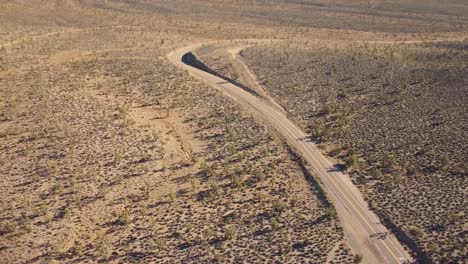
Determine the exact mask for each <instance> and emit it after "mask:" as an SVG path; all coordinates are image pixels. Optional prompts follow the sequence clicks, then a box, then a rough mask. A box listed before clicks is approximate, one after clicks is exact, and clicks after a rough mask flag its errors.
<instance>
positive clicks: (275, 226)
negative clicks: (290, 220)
mask: <svg viewBox="0 0 468 264" xmlns="http://www.w3.org/2000/svg"><path fill="white" fill-rule="evenodd" d="M270 226H271V230H272V231H278V230H279V229H280V228H281V225H280V223H279V222H278V220H276V218H272V219H271V220H270Z"/></svg>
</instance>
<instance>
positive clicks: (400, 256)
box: [168, 43, 411, 264]
mask: <svg viewBox="0 0 468 264" xmlns="http://www.w3.org/2000/svg"><path fill="white" fill-rule="evenodd" d="M201 45H203V44H202V43H201V44H195V45H191V46H188V47H185V48H182V49H179V50H176V51H174V52H172V53H171V54H169V55H168V59H169V60H170V61H171V62H172V63H173V64H175V65H176V66H178V67H179V68H181V69H184V70H186V71H187V72H188V73H189V74H190V75H192V76H193V77H195V78H197V79H199V80H201V81H203V82H205V83H206V84H208V85H210V86H212V87H213V88H215V89H218V90H219V91H221V92H222V93H223V94H225V95H226V96H229V97H230V98H232V99H233V100H235V101H237V102H238V103H239V104H241V105H243V106H244V107H247V108H248V109H249V110H250V111H252V112H253V113H255V114H256V115H258V116H260V117H261V118H262V119H264V120H265V121H266V122H268V123H269V124H270V125H271V126H272V127H273V128H275V129H276V130H277V131H278V132H279V133H280V134H281V135H282V136H284V138H285V139H286V141H287V142H288V143H289V144H290V146H292V147H293V148H294V149H296V151H298V153H299V154H301V156H302V158H303V159H304V160H305V161H306V162H308V164H309V165H310V166H311V167H312V168H313V170H314V171H313V173H314V175H315V176H316V177H319V178H320V179H321V181H322V185H323V187H324V189H325V191H326V193H327V196H328V198H329V199H330V200H331V202H332V203H333V205H334V206H335V209H336V212H337V214H338V217H339V219H340V221H341V224H342V225H343V228H344V231H345V235H346V239H347V243H348V245H349V246H350V247H351V249H352V251H353V253H354V254H361V255H362V256H363V257H364V262H365V263H372V264H374V263H375V264H380V263H404V262H405V261H410V260H411V257H410V255H409V254H408V252H406V251H405V250H404V248H403V246H402V245H401V244H400V242H399V241H398V240H397V239H396V238H395V236H393V235H392V234H391V233H389V231H388V230H387V229H386V227H385V226H383V225H382V224H380V221H379V219H378V218H377V216H376V215H375V214H374V213H373V212H371V211H370V210H369V209H368V207H367V204H366V203H365V202H364V200H363V198H362V196H361V193H360V192H359V190H358V189H357V188H356V186H354V184H353V183H352V182H351V180H350V178H349V177H348V176H347V175H345V174H343V173H341V172H340V171H338V170H336V169H335V167H334V165H333V164H332V163H331V162H330V161H329V160H328V159H327V158H326V157H325V156H323V155H322V153H321V152H320V151H319V150H318V149H317V147H316V146H315V144H314V143H313V142H310V141H308V140H307V138H308V136H307V134H305V133H304V132H303V131H302V130H301V129H300V128H299V127H298V126H296V125H295V124H294V123H293V122H291V121H290V120H289V119H288V117H287V116H286V114H285V113H284V112H282V111H281V110H279V109H278V108H277V107H272V105H271V104H269V103H268V102H266V101H265V100H262V99H260V98H258V97H256V96H255V95H253V94H251V93H249V92H247V91H245V90H243V89H241V88H240V87H238V86H236V85H234V84H232V83H230V82H228V81H226V80H224V79H222V78H220V77H217V76H215V75H212V74H210V73H208V72H205V71H202V70H200V69H198V68H195V67H193V66H191V65H189V64H186V63H185V62H187V56H188V54H190V53H191V52H192V51H194V50H196V49H197V48H199V47H200V46H201ZM386 233H388V235H383V234H386Z"/></svg>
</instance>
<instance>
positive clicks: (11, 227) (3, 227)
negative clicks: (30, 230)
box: [0, 222, 16, 235]
mask: <svg viewBox="0 0 468 264" xmlns="http://www.w3.org/2000/svg"><path fill="white" fill-rule="evenodd" d="M15 231H16V223H15V222H6V223H1V224H0V235H3V234H9V233H13V232H15Z"/></svg>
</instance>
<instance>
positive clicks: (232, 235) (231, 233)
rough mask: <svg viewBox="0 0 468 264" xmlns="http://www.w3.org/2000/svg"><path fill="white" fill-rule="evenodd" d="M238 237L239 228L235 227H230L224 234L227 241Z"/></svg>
mask: <svg viewBox="0 0 468 264" xmlns="http://www.w3.org/2000/svg"><path fill="white" fill-rule="evenodd" d="M236 236H237V228H236V227H235V226H230V227H228V228H227V229H226V231H225V232H224V238H225V239H226V240H231V239H233V238H235V237H236Z"/></svg>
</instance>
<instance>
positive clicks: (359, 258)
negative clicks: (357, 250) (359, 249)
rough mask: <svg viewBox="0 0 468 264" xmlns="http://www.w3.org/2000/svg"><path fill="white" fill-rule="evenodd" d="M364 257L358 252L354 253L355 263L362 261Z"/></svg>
mask: <svg viewBox="0 0 468 264" xmlns="http://www.w3.org/2000/svg"><path fill="white" fill-rule="evenodd" d="M363 259H364V258H363V257H362V255H360V254H356V255H354V257H353V263H355V264H359V263H362V261H363Z"/></svg>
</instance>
